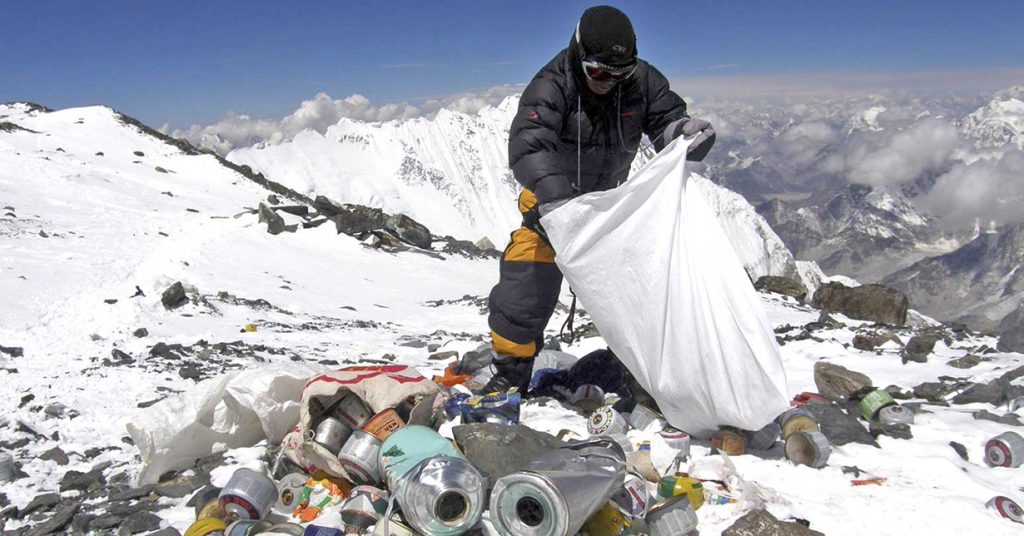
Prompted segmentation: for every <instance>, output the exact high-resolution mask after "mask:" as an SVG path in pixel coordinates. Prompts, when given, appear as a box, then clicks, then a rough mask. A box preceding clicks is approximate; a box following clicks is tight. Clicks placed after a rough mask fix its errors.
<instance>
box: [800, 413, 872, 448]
mask: <svg viewBox="0 0 1024 536" xmlns="http://www.w3.org/2000/svg"><path fill="white" fill-rule="evenodd" d="M803 407H804V409H806V410H807V411H810V412H811V413H812V414H814V420H816V421H818V426H819V427H820V428H821V433H823V434H825V437H826V438H828V442H829V443H831V444H832V445H836V446H842V445H845V444H847V443H861V444H864V445H871V446H875V447H877V446H878V445H877V444H876V443H875V440H874V438H873V437H871V434H870V433H868V431H867V430H866V429H865V428H864V426H862V425H861V424H860V421H859V420H857V418H856V417H853V416H851V415H850V414H849V413H847V412H845V411H843V409H842V408H840V407H839V406H838V405H836V404H805V405H804V406H803Z"/></svg>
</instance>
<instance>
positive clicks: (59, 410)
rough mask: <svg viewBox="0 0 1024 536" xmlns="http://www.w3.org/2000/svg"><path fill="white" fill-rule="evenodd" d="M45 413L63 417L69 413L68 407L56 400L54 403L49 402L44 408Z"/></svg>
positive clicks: (54, 416)
mask: <svg viewBox="0 0 1024 536" xmlns="http://www.w3.org/2000/svg"><path fill="white" fill-rule="evenodd" d="M43 413H44V414H46V416H47V417H53V418H54V419H62V418H64V416H65V415H67V413H68V407H67V406H65V405H64V404H61V403H60V402H54V403H52V404H47V405H46V407H45V408H43Z"/></svg>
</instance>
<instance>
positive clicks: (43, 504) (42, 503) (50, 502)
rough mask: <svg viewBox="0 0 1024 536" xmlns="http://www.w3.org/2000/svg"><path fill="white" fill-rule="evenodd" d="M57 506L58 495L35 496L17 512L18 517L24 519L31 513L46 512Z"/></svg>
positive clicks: (58, 502)
mask: <svg viewBox="0 0 1024 536" xmlns="http://www.w3.org/2000/svg"><path fill="white" fill-rule="evenodd" d="M58 504H60V495H58V494H56V493H44V494H42V495H36V497H35V498H34V499H32V500H31V501H29V503H28V504H27V505H25V507H24V508H22V509H21V510H19V511H18V517H19V518H24V517H25V516H27V515H29V514H31V513H33V512H47V511H49V510H50V509H51V508H53V507H54V506H57V505H58Z"/></svg>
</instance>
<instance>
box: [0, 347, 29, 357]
mask: <svg viewBox="0 0 1024 536" xmlns="http://www.w3.org/2000/svg"><path fill="white" fill-rule="evenodd" d="M0 354H7V355H9V356H11V357H21V356H23V355H25V349H24V348H20V347H18V346H0Z"/></svg>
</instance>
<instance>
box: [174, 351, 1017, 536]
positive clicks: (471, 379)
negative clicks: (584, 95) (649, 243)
mask: <svg viewBox="0 0 1024 536" xmlns="http://www.w3.org/2000/svg"><path fill="white" fill-rule="evenodd" d="M609 354H610V352H607V351H606V350H605V351H598V352H594V353H593V354H591V355H588V356H586V357H584V358H582V359H579V360H577V359H575V357H573V356H570V355H568V354H564V353H561V352H553V351H545V352H543V353H542V356H541V357H539V358H538V365H537V366H536V367H535V369H534V371H535V374H534V378H533V381H532V382H531V387H530V391H529V396H531V397H533V398H535V400H541V399H545V398H550V399H555V400H559V401H560V402H562V403H563V404H567V405H569V406H571V407H574V408H575V409H577V410H578V411H579V412H580V413H581V414H583V415H585V416H586V419H587V432H588V436H586V437H584V436H580V435H579V434H578V433H575V432H573V431H570V430H563V431H562V432H561V433H559V434H557V437H555V436H551V435H549V434H546V433H543V432H540V431H537V430H533V429H531V428H529V427H528V426H527V425H525V424H524V423H522V422H521V421H520V409H521V407H522V403H523V395H524V393H519V392H515V391H514V390H513V391H510V392H507V393H490V394H486V395H477V394H473V389H472V388H474V387H476V386H477V385H479V383H480V382H481V380H483V381H486V374H487V367H486V360H483V361H478V362H476V363H475V366H471V367H467V366H466V365H467V362H470V361H473V360H474V359H475V358H476V357H478V355H479V354H477V356H474V355H473V352H470V353H468V354H467V356H464V357H463V359H462V360H461V361H457V362H453V363H452V366H450V367H449V368H448V369H447V370H446V371H445V373H444V374H443V375H441V376H435V377H434V378H433V381H431V380H429V379H427V378H425V377H424V376H422V375H420V373H419V372H417V371H416V369H414V368H412V367H408V366H404V365H389V366H355V367H347V368H344V369H341V370H337V371H333V372H328V373H323V374H318V375H314V376H312V377H310V378H308V380H307V381H306V382H305V384H304V387H303V388H302V391H301V398H300V400H299V402H298V405H299V411H298V422H297V424H296V425H295V426H294V427H293V428H292V429H291V431H290V432H289V433H287V435H286V436H285V437H284V439H283V441H281V442H280V446H276V445H275V446H272V447H270V451H271V452H270V454H271V456H269V457H268V458H266V459H267V460H268V461H270V462H271V463H268V464H267V466H265V467H264V468H263V470H253V469H250V468H240V469H237V470H236V471H235V472H234V473H233V474H232V476H231V477H230V479H229V480H228V482H227V484H226V485H224V486H223V487H222V488H218V487H212V486H207V487H205V488H203V489H201V490H199V491H198V492H197V493H196V494H195V496H194V497H193V498H192V504H194V505H195V513H196V521H195V522H194V523H193V524H192V525H191V526H190V527H189V528H188V530H187V531H186V532H185V535H186V536H214V535H216V536H219V535H227V536H236V535H255V534H267V535H272V534H278V535H305V536H314V535H315V536H331V535H340V534H372V535H379V536H407V535H416V534H422V535H456V534H494V533H495V532H496V533H497V534H502V535H514V536H518V535H524V536H525V535H531V536H533V535H544V536H570V535H575V534H583V535H589V536H620V535H650V536H668V535H673V536H679V535H697V534H699V528H698V517H697V513H696V512H697V510H699V509H700V508H702V507H706V506H707V505H723V504H738V505H739V506H740V509H741V510H743V511H749V512H750V513H749V514H748V515H745V516H743V517H742V518H741V519H740V520H739V521H737V523H736V524H735V525H734V526H733V529H735V531H736V532H735V533H736V534H747V532H743V531H742V530H743V529H742V527H743V526H745V525H744V524H747V525H750V524H754V525H759V524H764V523H770V524H777V525H784V526H786V528H787V529H788V530H790V531H791V532H786V533H787V534H789V533H792V534H819V533H818V532H815V531H813V530H811V529H810V528H809V523H808V522H806V521H803V520H793V521H779V520H777V519H775V518H774V517H772V516H771V514H769V513H767V511H766V510H765V506H766V504H767V502H768V500H767V499H768V498H769V497H770V492H767V493H766V492H765V490H763V489H761V488H760V487H759V486H758V485H757V484H756V483H754V482H750V481H746V480H744V479H743V478H742V477H741V476H740V475H739V473H738V472H737V470H736V468H735V466H734V465H733V464H732V462H731V460H730V456H738V455H742V454H745V453H757V452H759V451H760V452H767V451H771V450H775V451H779V450H781V451H782V452H783V453H784V454H783V455H784V456H785V458H786V459H788V460H789V461H790V462H792V463H794V464H799V465H805V466H808V467H812V468H822V467H825V466H827V464H828V461H829V456H830V454H831V449H832V443H831V442H830V438H829V434H830V433H831V430H829V429H828V428H827V427H825V426H822V425H821V424H819V422H820V421H821V418H820V416H821V415H824V413H823V411H824V410H825V408H829V407H832V406H835V405H836V398H835V396H836V395H835V393H834V392H832V391H829V385H824V384H823V385H820V386H819V388H821V387H824V388H825V389H822V390H823V391H828V392H829V393H830V398H831V399H829V398H825V397H824V396H822V395H820V394H817V393H803V394H801V395H798V396H797V397H795V398H794V400H793V402H792V407H791V408H790V409H789V410H787V411H785V412H784V413H782V414H781V415H779V416H778V418H777V419H775V420H774V421H772V422H771V423H769V424H767V425H766V426H764V427H763V428H761V429H760V430H753V431H749V430H740V429H737V428H732V427H722V428H720V429H719V430H717V431H716V432H714V433H713V434H711V435H710V437H705V438H693V437H691V436H690V435H689V434H687V433H686V432H685V431H681V430H677V429H675V428H673V427H672V426H671V425H669V423H668V422H666V420H665V418H664V417H663V416H662V415H661V413H659V411H658V408H657V403H656V402H655V401H654V400H653V399H652V398H650V397H649V396H646V394H645V393H642V392H638V391H637V388H636V386H635V385H632V386H631V385H630V383H631V382H630V381H629V375H628V373H625V372H623V371H622V370H620V369H616V367H614V366H609V361H608V359H609ZM620 366H621V365H620ZM456 370H457V371H459V372H458V373H456ZM832 387H835V385H832ZM538 397H539V398H538ZM842 398H843V399H844V400H845V401H846V402H847V403H848V406H851V407H852V406H853V405H854V404H855V405H856V407H857V408H859V411H860V417H861V418H862V419H863V420H864V421H866V422H867V423H869V424H868V427H869V428H870V429H875V428H879V427H882V428H886V429H887V430H888V429H892V428H896V429H900V428H901V427H910V426H911V425H913V412H911V411H910V410H908V409H907V408H904V407H903V406H901V405H900V404H899V403H897V402H896V400H894V399H893V397H892V396H890V395H889V394H888V393H887V392H886V391H885V390H880V389H875V388H873V387H870V386H867V387H864V386H860V388H859V389H857V390H856V391H853V392H846V393H844V395H843V396H842ZM638 401H639V402H638ZM823 424H824V423H823ZM862 428H863V427H862ZM632 430H639V431H642V432H644V434H643V435H644V437H651V438H652V440H653V441H656V442H657V443H658V445H657V446H658V449H659V450H660V452H661V453H662V454H664V453H665V452H666V449H668V450H667V451H668V452H671V453H672V455H673V457H672V461H671V463H670V464H668V465H667V468H666V466H665V464H663V463H655V460H653V459H652V441H648V440H644V441H641V442H638V443H636V442H633V441H631V440H630V439H629V435H627V433H628V432H630V431H632ZM889 433H891V432H889ZM632 435H633V437H634V438H636V437H639V436H638V435H637V434H632ZM833 437H838V436H833ZM868 437H869V438H870V436H868ZM694 443H699V444H701V445H709V446H710V453H711V455H707V456H699V457H698V456H693V455H692V453H691V444H694ZM700 452H705V451H704V450H703V449H701V450H700ZM986 462H987V463H988V464H989V465H990V466H1004V467H1017V466H1019V465H1021V464H1022V463H1024V438H1022V437H1021V436H1020V435H1018V434H1016V433H1014V432H1006V433H1003V434H1001V435H999V436H998V437H995V438H993V439H992V440H991V441H989V443H988V445H987V446H986ZM658 467H661V468H662V470H661V471H659V469H658ZM883 482H884V479H870V478H867V479H863V480H858V481H854V484H855V485H869V484H875V485H878V484H882V483H883ZM989 506H990V507H991V508H993V509H995V510H996V511H998V512H999V513H1000V514H1001V515H1003V516H1004V517H1006V518H1008V519H1010V520H1013V521H1017V522H1024V519H1022V513H1021V509H1020V507H1019V505H1017V504H1016V503H1015V502H1014V501H1012V500H1011V499H1009V498H1007V497H1002V496H1000V497H995V498H992V500H991V501H989ZM755 513H756V515H755ZM773 526H775V525H773ZM733 529H728V530H726V532H725V534H730V533H731V532H730V531H731V530H733Z"/></svg>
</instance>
